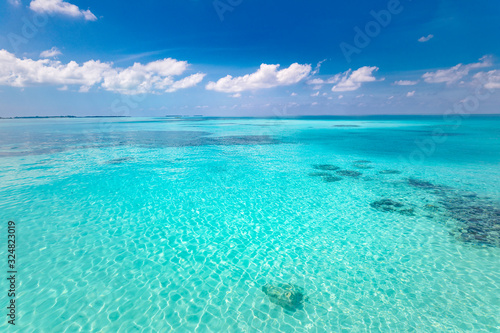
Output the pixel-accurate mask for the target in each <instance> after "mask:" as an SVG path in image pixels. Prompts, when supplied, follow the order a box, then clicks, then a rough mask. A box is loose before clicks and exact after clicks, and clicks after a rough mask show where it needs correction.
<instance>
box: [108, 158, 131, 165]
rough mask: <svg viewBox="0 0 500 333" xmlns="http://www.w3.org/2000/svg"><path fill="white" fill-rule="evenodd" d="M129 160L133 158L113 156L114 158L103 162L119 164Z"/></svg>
mask: <svg viewBox="0 0 500 333" xmlns="http://www.w3.org/2000/svg"><path fill="white" fill-rule="evenodd" d="M131 160H133V158H132V157H120V158H115V159H112V160H109V161H107V162H105V164H121V163H125V162H128V161H131Z"/></svg>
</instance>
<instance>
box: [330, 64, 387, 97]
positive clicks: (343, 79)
mask: <svg viewBox="0 0 500 333" xmlns="http://www.w3.org/2000/svg"><path fill="white" fill-rule="evenodd" d="M378 69H379V68H378V67H375V66H372V67H370V66H364V67H361V68H358V69H357V70H355V71H352V70H351V69H349V70H348V71H346V72H344V73H343V74H342V75H340V76H339V83H337V84H336V85H334V86H333V88H332V91H354V90H357V89H359V88H360V87H361V85H362V84H363V83H365V82H373V81H376V78H375V77H374V76H373V72H376V71H378Z"/></svg>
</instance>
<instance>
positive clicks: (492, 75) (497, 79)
mask: <svg viewBox="0 0 500 333" xmlns="http://www.w3.org/2000/svg"><path fill="white" fill-rule="evenodd" d="M474 79H476V80H477V81H479V83H482V84H483V85H484V87H485V88H486V89H500V70H498V69H496V70H493V71H489V72H479V73H477V74H476V75H474Z"/></svg>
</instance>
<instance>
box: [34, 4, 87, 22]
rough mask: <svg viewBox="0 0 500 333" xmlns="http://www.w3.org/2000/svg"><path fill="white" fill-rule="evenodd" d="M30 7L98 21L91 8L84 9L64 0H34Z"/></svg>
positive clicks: (38, 10)
mask: <svg viewBox="0 0 500 333" xmlns="http://www.w3.org/2000/svg"><path fill="white" fill-rule="evenodd" d="M30 9H31V10H33V11H35V12H37V13H48V14H60V15H65V16H70V17H75V18H84V19H85V20H87V21H96V20H97V17H96V16H95V15H94V14H93V13H92V12H91V11H90V10H88V9H87V10H82V9H80V8H78V6H75V5H73V4H71V3H69V2H65V1H63V0H33V1H31V3H30Z"/></svg>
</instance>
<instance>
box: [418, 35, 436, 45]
mask: <svg viewBox="0 0 500 333" xmlns="http://www.w3.org/2000/svg"><path fill="white" fill-rule="evenodd" d="M432 38H434V35H432V34H430V35H427V37H426V36H423V37H420V38H419V39H418V41H419V42H420V43H425V42H428V41H430V40H431V39H432Z"/></svg>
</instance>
